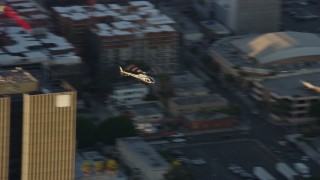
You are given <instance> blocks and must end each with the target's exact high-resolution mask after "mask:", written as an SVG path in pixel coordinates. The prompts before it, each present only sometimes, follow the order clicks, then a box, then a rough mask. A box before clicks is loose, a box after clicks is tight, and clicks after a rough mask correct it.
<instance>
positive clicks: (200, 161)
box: [191, 158, 207, 165]
mask: <svg viewBox="0 0 320 180" xmlns="http://www.w3.org/2000/svg"><path fill="white" fill-rule="evenodd" d="M191 163H192V164H194V165H203V164H206V163H207V162H206V161H205V160H204V159H202V158H196V159H193V160H191Z"/></svg>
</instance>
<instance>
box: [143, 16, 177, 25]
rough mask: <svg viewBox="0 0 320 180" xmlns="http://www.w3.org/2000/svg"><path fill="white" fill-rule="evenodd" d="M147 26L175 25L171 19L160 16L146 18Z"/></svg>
mask: <svg viewBox="0 0 320 180" xmlns="http://www.w3.org/2000/svg"><path fill="white" fill-rule="evenodd" d="M146 20H147V21H148V23H149V24H153V25H159V24H172V23H175V22H174V21H173V20H172V19H171V18H169V17H168V16H167V15H161V16H157V17H150V18H146Z"/></svg>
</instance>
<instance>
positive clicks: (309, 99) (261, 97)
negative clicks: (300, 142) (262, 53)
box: [252, 70, 320, 124]
mask: <svg viewBox="0 0 320 180" xmlns="http://www.w3.org/2000/svg"><path fill="white" fill-rule="evenodd" d="M319 76H320V71H319V70H315V71H309V72H308V71H301V72H298V73H291V74H284V75H279V76H275V77H268V78H264V79H261V80H258V81H255V82H253V87H252V97H253V98H254V99H255V100H257V101H260V102H263V103H264V104H269V106H268V107H269V110H270V111H269V112H270V114H269V115H270V117H271V119H272V120H274V121H279V122H289V123H295V124H296V123H305V122H310V121H315V120H317V119H318V118H316V117H312V116H311V114H310V113H309V112H310V107H311V106H312V103H314V102H318V101H319V100H320V96H319V92H320V88H319V86H320V84H319V81H318V77H319ZM280 102H282V103H281V104H282V105H281V107H277V109H276V110H277V111H279V110H280V109H279V108H284V109H283V111H286V112H282V113H281V112H276V111H275V110H273V108H272V106H274V105H275V104H276V103H280ZM283 104H284V105H283ZM283 106H287V107H283Z"/></svg>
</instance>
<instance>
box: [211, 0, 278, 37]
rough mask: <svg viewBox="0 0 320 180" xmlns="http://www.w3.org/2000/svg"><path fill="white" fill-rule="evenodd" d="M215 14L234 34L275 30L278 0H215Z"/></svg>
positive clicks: (276, 28) (276, 27)
mask: <svg viewBox="0 0 320 180" xmlns="http://www.w3.org/2000/svg"><path fill="white" fill-rule="evenodd" d="M213 7H214V9H215V16H216V18H217V20H218V21H220V22H222V23H223V24H225V25H226V26H228V27H229V28H230V29H231V30H233V31H234V33H236V34H248V33H266V32H275V31H277V30H278V29H279V25H280V24H279V23H280V20H281V19H280V18H281V3H280V0H268V1H266V0H216V1H215V2H214V6H213Z"/></svg>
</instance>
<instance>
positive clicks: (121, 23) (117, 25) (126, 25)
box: [112, 21, 135, 29]
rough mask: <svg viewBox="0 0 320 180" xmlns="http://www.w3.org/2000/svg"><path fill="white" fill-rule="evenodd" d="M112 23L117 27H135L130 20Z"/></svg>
mask: <svg viewBox="0 0 320 180" xmlns="http://www.w3.org/2000/svg"><path fill="white" fill-rule="evenodd" d="M112 25H113V26H114V27H115V28H117V29H127V28H134V27H135V25H134V24H133V23H131V22H128V21H118V22H113V23H112Z"/></svg>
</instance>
